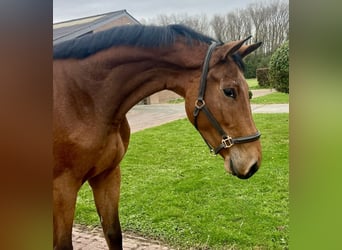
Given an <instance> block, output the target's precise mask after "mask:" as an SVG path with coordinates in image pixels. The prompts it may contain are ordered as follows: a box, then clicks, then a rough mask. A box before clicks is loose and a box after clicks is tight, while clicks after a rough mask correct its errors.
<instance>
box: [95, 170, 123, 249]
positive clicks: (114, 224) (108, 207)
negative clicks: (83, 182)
mask: <svg viewBox="0 0 342 250" xmlns="http://www.w3.org/2000/svg"><path fill="white" fill-rule="evenodd" d="M120 180H121V175H120V167H119V166H117V167H115V168H113V169H109V170H107V171H105V172H104V173H102V174H100V175H98V176H96V177H94V178H92V179H90V180H89V184H90V186H91V187H92V189H93V193H94V199H95V204H96V209H97V212H98V214H99V216H100V220H101V224H102V229H103V233H104V235H105V238H106V241H107V244H108V247H109V249H110V250H114V249H115V250H117V249H120V250H121V249H122V235H121V227H120V221H119V211H118V208H119V197H120Z"/></svg>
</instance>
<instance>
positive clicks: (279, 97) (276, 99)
mask: <svg viewBox="0 0 342 250" xmlns="http://www.w3.org/2000/svg"><path fill="white" fill-rule="evenodd" d="M284 103H289V94H286V93H281V92H273V93H271V94H267V95H264V96H259V97H252V99H251V104H284Z"/></svg>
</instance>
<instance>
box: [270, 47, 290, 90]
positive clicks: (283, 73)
mask: <svg viewBox="0 0 342 250" xmlns="http://www.w3.org/2000/svg"><path fill="white" fill-rule="evenodd" d="M269 77H270V83H271V86H272V87H274V88H275V89H276V90H278V91H280V92H284V93H289V41H286V42H285V43H283V44H282V45H281V46H280V47H279V48H278V49H277V50H276V51H275V52H274V53H273V55H272V56H271V60H270V63H269Z"/></svg>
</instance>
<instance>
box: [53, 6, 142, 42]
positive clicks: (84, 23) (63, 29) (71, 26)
mask: <svg viewBox="0 0 342 250" xmlns="http://www.w3.org/2000/svg"><path fill="white" fill-rule="evenodd" d="M126 24H140V22H139V21H138V20H136V19H135V18H134V17H133V16H131V15H130V14H129V13H128V12H127V11H126V10H119V11H114V12H109V13H105V14H100V15H96V16H89V17H83V18H79V19H73V20H69V21H64V22H59V23H54V24H53V45H56V44H58V43H60V42H63V41H66V40H70V39H74V38H77V37H81V36H84V35H87V34H91V33H96V32H99V31H102V30H105V29H109V28H112V27H115V26H119V25H126Z"/></svg>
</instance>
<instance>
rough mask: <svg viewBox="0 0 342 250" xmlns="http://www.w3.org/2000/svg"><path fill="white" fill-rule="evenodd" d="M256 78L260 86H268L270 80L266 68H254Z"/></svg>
mask: <svg viewBox="0 0 342 250" xmlns="http://www.w3.org/2000/svg"><path fill="white" fill-rule="evenodd" d="M256 78H257V80H258V84H259V86H260V87H263V88H268V87H270V81H269V78H268V68H260V69H257V70H256Z"/></svg>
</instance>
